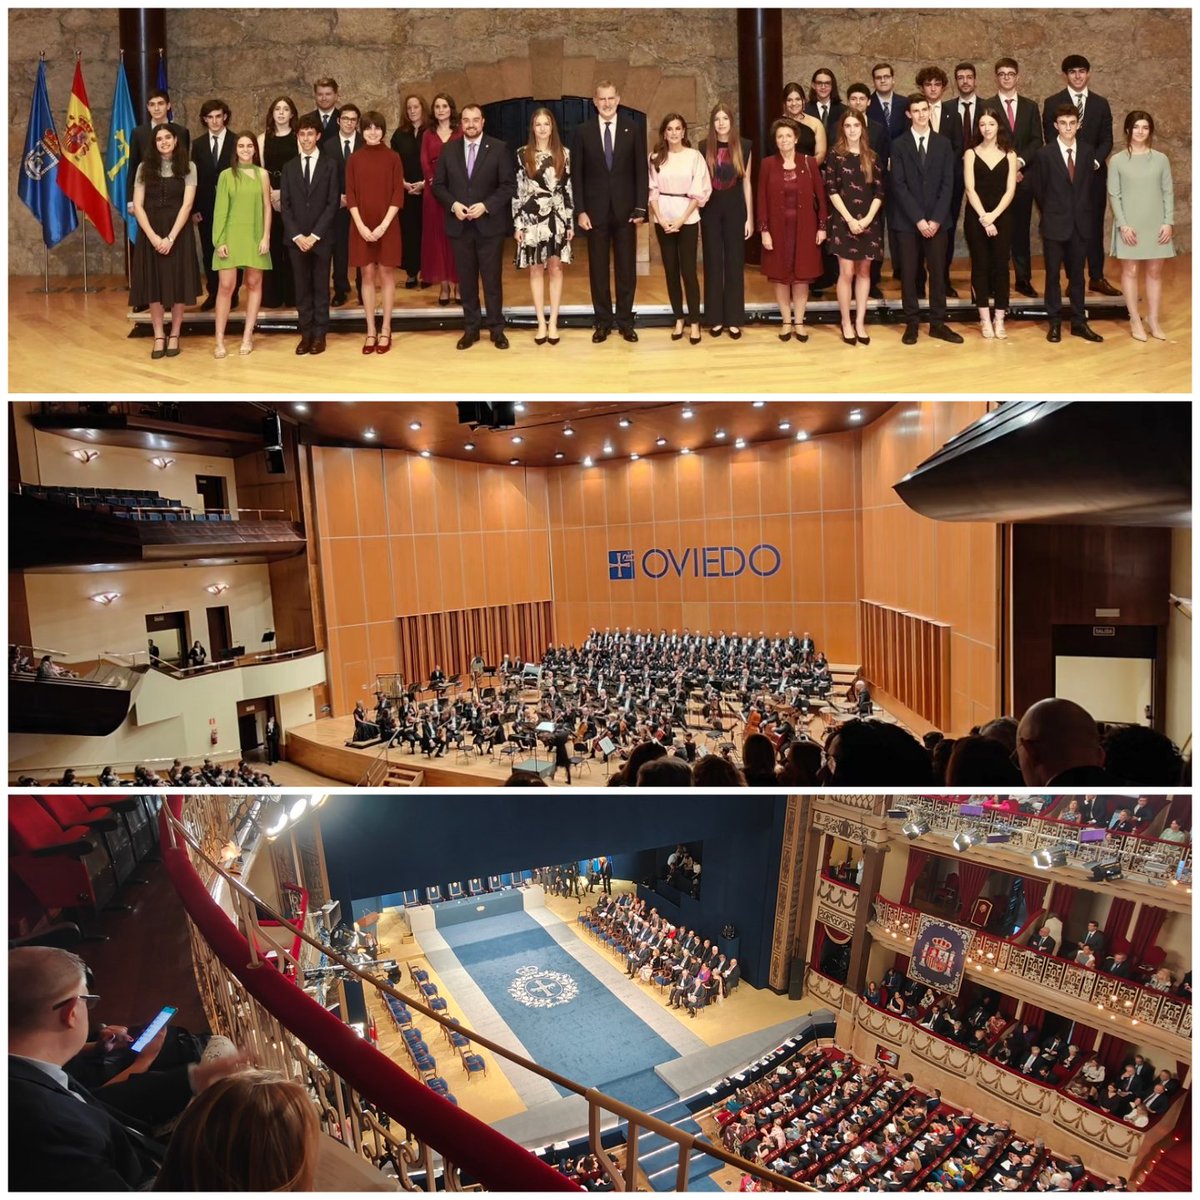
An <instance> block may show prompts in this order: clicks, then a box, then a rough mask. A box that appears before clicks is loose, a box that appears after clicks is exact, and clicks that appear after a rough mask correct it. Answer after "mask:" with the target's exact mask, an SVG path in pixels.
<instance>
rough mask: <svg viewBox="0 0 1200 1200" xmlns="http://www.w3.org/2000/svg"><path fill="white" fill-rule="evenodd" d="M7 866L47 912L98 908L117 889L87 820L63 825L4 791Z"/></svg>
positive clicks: (26, 799)
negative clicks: (6, 801)
mask: <svg viewBox="0 0 1200 1200" xmlns="http://www.w3.org/2000/svg"><path fill="white" fill-rule="evenodd" d="M8 842H9V859H8V862H9V869H10V870H11V871H12V873H13V874H14V875H15V876H16V877H17V878H18V879H20V880H21V882H22V883H23V884H24V885H25V886H26V887H27V888H28V889H29V891H30V893H31V894H32V895H33V897H34V899H35V900H36V901H37V902H38V904H40V905H41V906H42V907H43V908H44V909H46V911H47V912H51V911H55V910H58V909H63V908H77V907H82V908H88V909H99V908H101V907H103V906H104V905H105V904H107V903H109V901H111V900H112V898H113V897H114V896H115V895H116V892H117V875H116V871H115V869H114V868H113V865H112V860H111V859H110V858H109V856H108V854H107V852H106V851H105V849H104V847H103V845H101V844H100V841H99V835H98V834H96V833H95V832H94V831H93V830H91V829H89V828H88V827H87V826H84V825H79V826H73V827H72V828H70V829H67V830H64V829H63V828H62V826H61V825H59V823H58V822H57V821H55V820H54V818H53V817H51V816H50V814H49V813H48V812H47V811H46V810H45V809H44V808H43V807H42V806H41V805H40V804H39V803H38V802H37V800H36V798H35V797H33V796H28V795H16V796H11V797H9V801H8Z"/></svg>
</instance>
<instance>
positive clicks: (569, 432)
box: [563, 423, 575, 437]
mask: <svg viewBox="0 0 1200 1200" xmlns="http://www.w3.org/2000/svg"><path fill="white" fill-rule="evenodd" d="M574 436H575V430H573V429H572V428H571V426H570V423H568V424H566V425H564V426H563V437H574Z"/></svg>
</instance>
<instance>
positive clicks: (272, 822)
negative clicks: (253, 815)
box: [261, 800, 288, 841]
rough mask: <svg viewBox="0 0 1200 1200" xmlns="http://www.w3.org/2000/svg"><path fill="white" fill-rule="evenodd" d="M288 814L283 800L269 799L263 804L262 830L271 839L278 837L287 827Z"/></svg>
mask: <svg viewBox="0 0 1200 1200" xmlns="http://www.w3.org/2000/svg"><path fill="white" fill-rule="evenodd" d="M287 823H288V814H287V809H286V808H284V806H283V801H282V800H268V801H267V802H266V803H265V804H264V805H263V810H262V818H261V825H262V831H263V833H265V834H266V835H267V837H268V839H270V840H272V841H273V840H274V839H275V838H277V837H278V836H279V835H280V834H281V833H282V832H283V831H284V829H286V828H287Z"/></svg>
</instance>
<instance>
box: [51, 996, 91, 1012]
mask: <svg viewBox="0 0 1200 1200" xmlns="http://www.w3.org/2000/svg"><path fill="white" fill-rule="evenodd" d="M76 1000H82V1001H83V1002H84V1003H85V1004H86V1005H87V1006H88V1012H91V1011H92V1009H93V1008H95V1007H96V1005H97V1004H99V1003H100V997H99V996H93V995H90V994H89V993H87V992H84V993H83V994H82V995H78V996H68V997H67V998H66V999H65V1000H60V1001H59V1002H58V1003H57V1004H54V1005H52V1006H51V1012H53V1011H54V1010H55V1009H59V1008H66V1007H67V1005H68V1004H74V1003H75V1001H76Z"/></svg>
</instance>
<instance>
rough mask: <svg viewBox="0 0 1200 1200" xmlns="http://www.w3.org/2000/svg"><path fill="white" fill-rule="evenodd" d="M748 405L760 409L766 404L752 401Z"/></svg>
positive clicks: (760, 401) (761, 401) (762, 401)
mask: <svg viewBox="0 0 1200 1200" xmlns="http://www.w3.org/2000/svg"><path fill="white" fill-rule="evenodd" d="M750 404H751V407H752V408H762V406H763V405H764V404H766V401H765V400H752V401H751V402H750Z"/></svg>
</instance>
